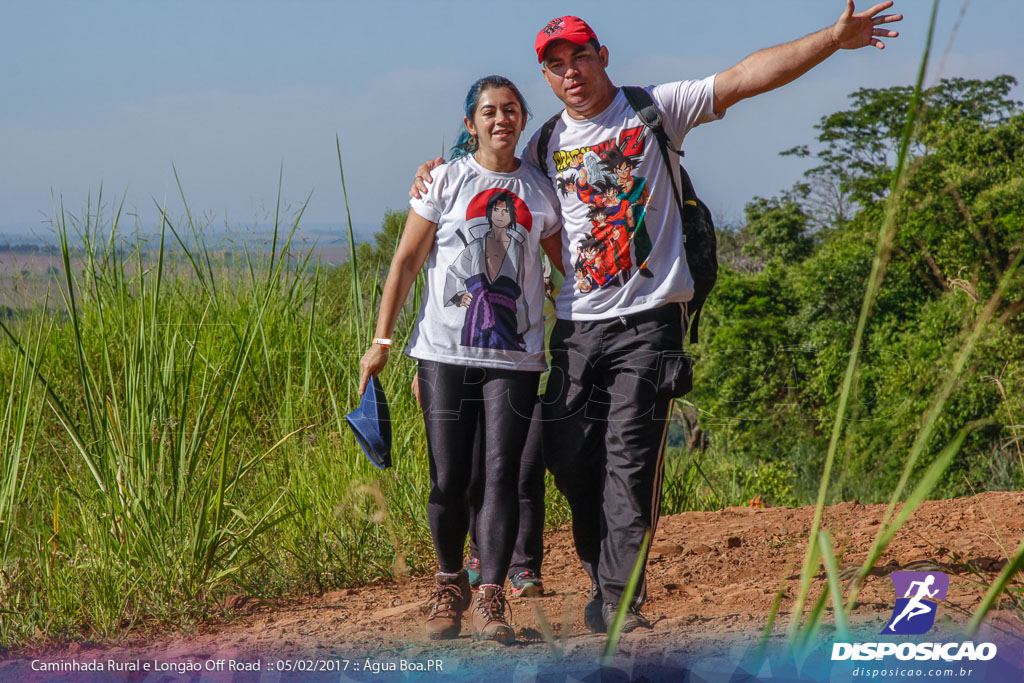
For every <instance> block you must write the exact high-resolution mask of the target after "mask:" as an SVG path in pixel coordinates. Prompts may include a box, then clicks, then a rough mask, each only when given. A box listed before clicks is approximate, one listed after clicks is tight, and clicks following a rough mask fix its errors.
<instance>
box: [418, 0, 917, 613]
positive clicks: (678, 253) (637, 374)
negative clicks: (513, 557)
mask: <svg viewBox="0 0 1024 683" xmlns="http://www.w3.org/2000/svg"><path fill="white" fill-rule="evenodd" d="M892 5H893V2H891V1H887V2H883V3H881V4H878V5H875V6H874V7H872V8H871V9H869V10H867V11H865V12H860V13H855V8H854V3H853V0H847V3H846V8H845V10H844V11H843V13H842V15H841V16H840V17H839V19H838V20H837V21H836V23H835V24H834V25H832V26H829V27H827V28H825V29H822V30H821V31H818V32H816V33H812V34H810V35H807V36H805V37H803V38H800V39H799V40H795V41H793V42H790V43H786V44H783V45H777V46H775V47H771V48H767V49H764V50H760V51H758V52H755V53H753V54H752V55H750V56H748V57H746V58H745V59H743V60H742V61H741V62H739V63H738V64H736V65H735V66H733V67H732V68H730V69H728V70H726V71H723V72H721V73H719V74H717V75H715V76H711V77H709V78H706V79H704V80H701V81H682V82H678V83H668V84H664V85H660V86H655V87H654V88H650V89H648V91H649V92H650V93H651V95H652V98H653V100H654V102H655V105H656V107H657V108H658V110H659V111H660V112H661V115H662V118H663V120H664V127H665V131H666V133H667V134H668V137H669V139H670V141H671V142H672V144H673V145H675V146H676V148H677V149H679V148H681V146H682V141H683V138H684V137H685V135H686V134H687V132H689V130H690V129H691V128H693V127H695V126H697V125H700V124H701V123H706V122H709V121H714V120H717V119H720V118H722V116H723V115H724V114H725V111H726V110H727V109H728V108H729V107H731V106H732V105H733V104H736V103H737V102H739V101H740V100H743V99H745V98H748V97H752V96H754V95H758V94H760V93H763V92H767V91H769V90H772V89H774V88H777V87H779V86H782V85H785V84H786V83H789V82H791V81H793V80H794V79H796V78H798V77H799V76H801V75H803V74H804V73H806V72H807V71H808V70H810V69H811V68H812V67H814V66H815V65H817V64H819V63H821V62H822V61H823V60H825V59H826V58H828V57H829V56H831V55H832V54H834V53H835V52H837V51H838V50H840V49H857V48H861V47H865V46H868V45H874V46H875V47H878V48H880V49H881V48H884V44H883V43H882V41H881V40H880V38H882V37H890V38H894V37H896V36H897V35H898V33H897V32H895V31H891V30H888V29H886V28H883V27H882V26H883V25H884V24H888V23H890V22H895V21H900V20H901V19H902V18H903V17H902V15H898V14H896V15H882V14H881V12H883V11H884V10H886V9H888V8H890V7H891V6H892ZM534 47H535V49H536V53H537V58H538V60H539V61H540V64H541V71H542V73H543V75H544V78H545V80H546V81H547V83H548V85H549V86H550V87H551V89H552V91H554V93H555V95H557V96H558V98H559V99H560V100H561V101H562V102H563V103H564V104H565V110H564V111H563V112H562V113H561V115H560V118H559V119H558V121H557V122H556V123H555V124H554V128H553V130H552V131H551V134H550V139H549V141H548V144H547V147H546V153H545V154H544V158H538V138H539V137H540V133H538V134H536V135H534V136H533V138H532V139H531V140H530V142H529V144H528V147H527V150H526V153H525V154H524V159H525V160H526V161H527V162H528V163H532V164H536V165H537V166H539V167H540V168H541V170H543V171H544V172H545V174H546V175H547V176H548V177H549V178H551V179H552V182H553V183H554V184H555V186H556V187H560V188H562V190H563V191H562V192H561V193H559V200H560V204H561V211H562V219H563V223H564V231H563V233H562V242H563V261H564V262H563V266H565V267H566V269H567V270H568V269H571V268H572V267H573V263H572V261H573V258H574V257H575V256H576V255H577V254H580V253H586V250H587V248H588V247H590V246H592V244H591V242H593V241H594V237H595V235H594V234H592V231H593V229H594V228H593V223H592V220H591V217H590V215H589V209H590V208H591V207H589V206H588V203H587V202H586V201H583V198H582V197H581V196H580V193H579V192H578V191H566V190H567V189H568V188H570V187H572V186H574V185H575V186H576V187H575V188H574V189H577V190H578V189H579V186H580V185H581V184H584V185H585V184H586V183H588V182H589V183H590V184H592V185H596V184H597V182H598V181H599V180H601V181H607V182H610V183H614V184H617V185H619V186H620V187H621V193H620V194H619V197H620V198H621V199H622V200H625V201H626V202H628V203H629V204H631V205H634V204H635V205H634V206H632V212H633V215H634V216H635V217H636V216H638V219H637V220H636V223H637V224H636V226H635V230H633V231H632V233H631V235H630V241H631V243H632V248H633V257H632V258H631V259H630V263H631V265H630V267H631V268H633V269H635V272H633V273H626V274H625V277H624V278H623V284H622V286H621V287H602V286H593V285H592V284H591V283H589V278H577V281H576V283H575V286H573V283H571V282H569V283H567V286H565V287H563V288H562V292H561V294H560V296H559V299H558V302H557V306H556V315H557V317H558V322H557V324H556V326H555V329H554V331H553V333H552V336H551V342H550V350H551V355H552V365H551V376H550V379H549V382H548V388H547V393H546V395H545V398H544V403H545V405H544V420H545V436H544V451H545V454H546V458H547V465H548V467H549V469H550V470H551V472H552V474H553V475H554V477H555V483H556V484H557V486H558V488H559V490H560V491H562V493H563V494H565V496H566V499H567V500H568V502H569V506H570V508H571V510H572V516H573V535H574V539H575V543H576V550H577V553H578V554H579V557H580V561H581V562H582V564H583V567H584V569H585V570H586V571H587V573H588V574H589V575H590V578H591V582H592V588H591V592H590V598H589V600H588V602H587V605H586V607H585V609H584V621H585V623H586V625H587V627H588V628H589V629H590V630H592V631H595V632H601V631H604V630H605V628H606V626H607V624H608V623H610V621H611V619H612V618H613V617H614V615H615V612H616V610H617V609H618V604H619V602H620V601H621V600H622V595H623V592H624V589H625V587H626V584H627V583H628V581H629V576H630V574H631V572H632V569H633V566H634V565H635V564H636V562H637V560H638V558H639V556H640V552H641V549H642V546H643V539H644V536H645V535H646V534H647V533H648V532H650V533H651V535H652V536H653V534H654V530H655V528H656V525H657V520H658V506H659V503H660V495H661V485H662V476H663V451H664V441H665V435H666V433H667V430H668V420H667V418H668V415H669V408H670V406H671V402H672V398H673V397H674V396H676V395H679V391H680V390H679V387H684V388H688V386H689V384H688V379H689V378H688V376H687V375H688V372H689V366H688V364H687V363H686V362H685V360H684V359H683V358H682V357H681V354H680V349H681V348H682V344H683V334H684V331H685V326H686V322H687V321H686V307H685V305H686V302H688V301H689V300H690V299H691V298H692V296H693V279H692V277H691V275H690V270H689V267H688V264H687V262H686V259H685V258H684V254H685V251H684V245H683V240H682V229H681V222H680V216H679V212H678V209H677V208H676V204H675V198H674V196H673V187H672V182H671V179H670V176H669V175H668V174H669V173H673V174H677V173H678V171H677V170H676V169H674V168H672V169H670V168H669V167H668V166H667V165H666V164H665V163H664V161H663V159H662V158H661V155H660V152H659V151H658V149H657V144H656V141H655V139H654V136H653V134H652V133H651V132H650V131H649V130H647V129H646V128H645V127H644V126H643V124H642V122H641V121H640V119H639V117H638V116H637V114H636V113H635V112H634V111H633V109H632V107H631V106H630V105H629V104H628V103H627V101H626V99H625V97H624V95H623V94H622V93H621V92H620V90H619V88H617V87H616V86H615V85H614V84H613V83H612V82H611V79H610V78H609V76H608V74H607V72H606V69H607V67H608V62H609V52H608V48H607V47H605V46H603V45H601V44H600V43H599V42H598V40H597V36H596V35H595V33H594V31H593V30H592V29H591V28H590V26H588V25H587V24H586V22H584V21H583V20H582V19H579V18H578V17H572V16H566V17H560V18H558V19H554V20H552V21H551V22H549V23H548V24H547V25H546V26H545V27H544V28H543V29H542V30H541V31H540V33H538V34H537V38H536V41H535V45H534ZM624 158H625V159H629V160H631V161H630V163H628V164H627V165H626V166H625V167H623V159H624ZM439 162H440V160H435V162H431V163H428V164H425V165H424V166H422V167H421V168H420V170H419V171H418V174H417V185H415V186H414V187H413V190H412V194H417V192H418V190H420V189H424V188H425V186H424V185H423V184H422V182H421V181H422V180H423V179H424V178H423V176H428V171H429V168H432V167H433V165H434V164H435V163H439ZM581 166H583V167H584V168H585V170H586V175H583V174H582V173H581V170H580V167H581ZM601 174H604V175H601ZM627 174H628V177H626V175H627ZM598 175H601V177H600V178H598V177H597V176H598ZM580 176H582V178H581V177H580ZM676 183H677V184H678V183H679V178H678V176H677V177H676ZM641 223H642V224H641ZM637 235H639V236H640V241H638V240H636V239H633V237H634V236H637ZM641 242H642V243H641ZM636 273H641V274H642V275H644V277H629V276H630V275H632V274H636ZM549 427H553V428H549ZM644 564H646V557H644V558H643V559H642V565H641V566H643V565H644ZM645 599H646V585H645V583H644V581H643V579H642V578H641V581H640V584H639V585H638V587H637V590H636V593H635V595H634V597H633V600H632V601H631V604H630V605H629V606H628V608H627V612H626V618H625V621H624V624H623V630H624V631H631V630H633V629H635V628H637V627H639V626H649V623H648V622H647V620H646V619H644V618H643V617H642V616H641V615H640V611H639V610H640V607H641V606H642V605H643V603H644V601H645Z"/></svg>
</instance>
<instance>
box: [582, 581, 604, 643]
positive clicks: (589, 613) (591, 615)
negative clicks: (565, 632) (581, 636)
mask: <svg viewBox="0 0 1024 683" xmlns="http://www.w3.org/2000/svg"><path fill="white" fill-rule="evenodd" d="M603 607H604V601H603V600H602V599H601V589H600V587H598V585H597V583H596V582H593V581H592V582H591V583H590V595H589V596H588V598H587V604H586V605H584V607H583V624H584V625H585V626H586V627H587V630H588V631H590V632H591V633H604V632H605V630H606V629H605V625H604V614H603V613H602V612H603Z"/></svg>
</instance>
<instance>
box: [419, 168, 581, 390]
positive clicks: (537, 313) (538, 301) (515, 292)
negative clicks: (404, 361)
mask: <svg viewBox="0 0 1024 683" xmlns="http://www.w3.org/2000/svg"><path fill="white" fill-rule="evenodd" d="M431 177H432V178H433V182H431V183H430V186H429V189H428V191H427V193H426V194H425V195H424V196H423V197H422V198H421V199H413V200H411V201H410V202H409V205H410V206H411V207H412V210H413V211H415V212H416V213H417V214H419V215H420V216H422V217H423V218H425V219H427V220H428V221H431V222H432V223H437V234H436V238H435V240H434V246H433V247H432V248H431V250H430V255H429V256H428V257H427V263H426V286H425V287H424V289H423V300H422V302H421V304H420V312H419V318H418V319H417V321H416V327H415V329H414V330H413V333H412V339H411V340H410V342H409V346H408V348H407V349H406V353H407V354H408V355H409V356H411V357H412V358H419V359H423V360H433V361H440V362H443V363H452V364H455V365H476V366H481V367H494V368H506V369H514V370H531V371H534V370H544V368H545V367H546V366H545V360H544V314H543V308H544V280H543V274H542V268H541V261H540V239H541V238H542V237H549V236H551V235H553V234H555V233H557V232H558V231H559V230H561V228H562V222H561V219H560V216H559V210H558V202H557V200H556V198H555V193H554V190H553V188H552V186H551V181H550V180H548V179H547V178H545V177H544V176H543V175H542V174H541V173H540V172H539V171H538V170H537V169H536V168H534V167H532V166H530V165H529V164H520V166H519V168H518V169H516V170H515V171H512V172H510V173H497V172H494V171H489V170H487V169H485V168H484V167H482V166H481V165H480V164H478V163H477V162H476V160H475V159H473V158H472V157H471V156H467V157H462V158H460V159H457V160H455V161H453V162H451V163H447V164H443V165H441V166H439V167H437V168H436V169H434V171H433V172H432V173H431Z"/></svg>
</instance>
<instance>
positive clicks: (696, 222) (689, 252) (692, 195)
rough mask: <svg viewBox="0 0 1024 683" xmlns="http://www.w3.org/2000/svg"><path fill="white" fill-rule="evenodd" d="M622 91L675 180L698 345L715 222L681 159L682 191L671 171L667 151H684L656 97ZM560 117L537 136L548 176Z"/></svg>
mask: <svg viewBox="0 0 1024 683" xmlns="http://www.w3.org/2000/svg"><path fill="white" fill-rule="evenodd" d="M622 94H623V95H625V96H626V101H627V102H629V106H631V107H632V108H633V110H634V111H635V112H636V113H637V116H639V117H640V121H641V123H643V124H644V125H645V126H647V127H648V128H649V129H650V130H651V132H652V133H654V138H655V140H656V141H657V143H658V149H659V150H661V158H662V159H663V160H664V161H665V167H666V168H667V169H668V171H669V174H668V177H669V178H670V179H671V181H672V193H673V196H674V197H675V199H676V207H677V208H678V209H679V213H680V215H681V216H682V224H683V243H684V245H685V250H686V262H687V265H689V267H690V275H691V276H692V277H693V299H691V300H690V301H689V303H688V304H687V310H688V312H689V316H690V343H691V344H696V343H697V323H698V321H699V320H700V311H701V308H702V307H703V306H704V301H705V300H706V299H707V298H708V294H710V293H711V290H712V289H713V288H714V286H715V282H716V281H717V280H718V251H717V249H718V240H717V239H716V237H715V223H714V220H712V218H711V211H710V210H709V209H708V207H707V205H706V204H704V202H702V201H701V200H700V198H699V197H697V193H696V192H694V190H693V183H692V182H690V176H689V175H688V174H687V173H686V169H685V168H683V164H682V162H679V164H678V166H679V177H680V179H681V180H682V185H683V187H682V193H680V191H679V189H680V188H679V187H678V185H677V184H676V177H675V174H673V173H672V161H671V159H670V158H669V155H668V152H669V150H672V152H674V153H675V154H676V155H678V156H680V157H682V156H683V152H682V151H681V150H676V149H675V147H673V146H672V145H671V144H670V143H669V139H668V135H667V134H666V133H665V127H664V125H662V120H661V112H659V111H658V108H657V107H655V106H654V100H653V99H652V98H651V95H650V93H648V92H647V91H646V90H644V89H643V88H638V87H636V86H629V85H627V86H623V87H622ZM561 116H562V114H561V112H559V113H558V114H555V115H554V116H552V117H551V118H550V119H548V120H547V121H546V122H545V123H544V125H543V126H542V127H541V129H540V137H539V138H538V139H537V160H538V161H539V162H540V165H541V169H542V170H543V171H544V174H545V175H547V161H546V159H545V158H546V157H547V153H548V142H550V140H551V133H552V132H553V131H554V129H555V124H556V123H558V120H559V119H560V118H561Z"/></svg>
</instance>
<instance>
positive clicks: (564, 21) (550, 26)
mask: <svg viewBox="0 0 1024 683" xmlns="http://www.w3.org/2000/svg"><path fill="white" fill-rule="evenodd" d="M590 39H594V40H597V34H596V33H594V29H592V28H590V26H588V25H587V22H585V21H583V20H582V19H580V18H579V17H573V16H566V17H558V18H557V19H552V20H551V21H549V22H548V23H547V25H546V26H545V27H544V28H542V29H541V30H540V33H538V34H537V40H536V41H535V42H534V44H533V47H534V48H535V49H536V50H537V61H538V62H543V61H544V49H545V48H546V47H547V46H548V45H550V44H551V43H553V42H554V41H556V40H568V41H569V42H571V43H576V44H577V45H583V44H584V43H586V42H587V41H588V40H590Z"/></svg>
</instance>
